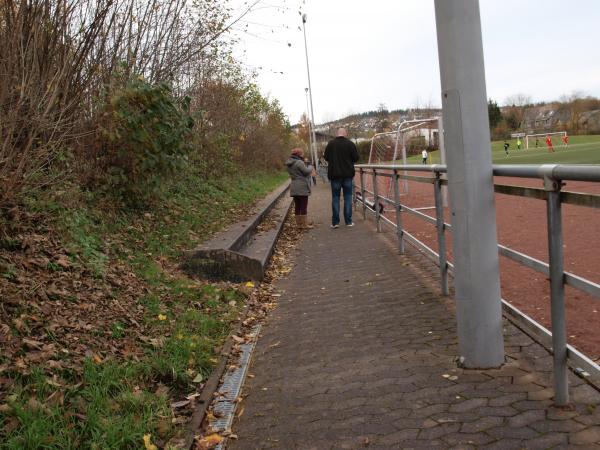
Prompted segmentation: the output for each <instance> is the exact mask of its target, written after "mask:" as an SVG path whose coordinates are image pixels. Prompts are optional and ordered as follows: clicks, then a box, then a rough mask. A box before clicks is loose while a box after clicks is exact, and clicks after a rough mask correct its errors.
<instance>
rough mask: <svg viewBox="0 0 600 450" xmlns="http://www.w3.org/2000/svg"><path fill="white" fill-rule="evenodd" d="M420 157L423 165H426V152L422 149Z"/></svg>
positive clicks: (427, 155)
mask: <svg viewBox="0 0 600 450" xmlns="http://www.w3.org/2000/svg"><path fill="white" fill-rule="evenodd" d="M421 157H422V158H423V164H427V158H428V157H429V154H428V153H427V150H425V149H423V151H422V152H421Z"/></svg>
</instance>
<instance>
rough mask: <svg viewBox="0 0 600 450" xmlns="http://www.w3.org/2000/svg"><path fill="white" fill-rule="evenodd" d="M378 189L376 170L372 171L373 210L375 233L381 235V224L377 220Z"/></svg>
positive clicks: (378, 219)
mask: <svg viewBox="0 0 600 450" xmlns="http://www.w3.org/2000/svg"><path fill="white" fill-rule="evenodd" d="M378 192H379V189H377V170H375V169H373V210H374V211H375V223H376V224H377V232H378V233H381V222H380V218H379V193H378Z"/></svg>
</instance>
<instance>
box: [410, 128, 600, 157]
mask: <svg viewBox="0 0 600 450" xmlns="http://www.w3.org/2000/svg"><path fill="white" fill-rule="evenodd" d="M522 142H523V147H524V146H525V139H523V141H522ZM552 142H553V144H554V153H548V150H547V149H546V143H545V138H540V139H539V144H538V145H539V147H538V148H535V140H533V141H530V142H529V145H530V148H529V149H528V150H525V149H524V148H521V150H517V140H516V139H511V140H509V141H508V143H509V144H510V148H509V149H508V156H506V154H505V153H504V147H503V146H504V141H494V142H492V161H493V163H494V164H600V135H587V136H569V146H568V147H563V144H562V141H561V140H560V137H559V136H557V137H555V138H554V139H552ZM407 162H408V164H420V163H421V156H420V155H415V156H411V157H410V158H408V161H407ZM439 163H440V159H439V152H431V153H430V164H439Z"/></svg>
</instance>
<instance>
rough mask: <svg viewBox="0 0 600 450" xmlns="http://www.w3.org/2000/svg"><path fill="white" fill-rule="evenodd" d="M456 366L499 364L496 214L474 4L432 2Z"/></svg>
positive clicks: (476, 4)
mask: <svg viewBox="0 0 600 450" xmlns="http://www.w3.org/2000/svg"><path fill="white" fill-rule="evenodd" d="M435 16H436V26H437V40H438V52H439V61H440V77H441V84H442V108H443V117H444V132H445V136H444V138H445V139H444V140H445V142H444V143H445V146H446V158H447V161H448V187H449V192H450V203H451V204H450V206H451V215H452V231H453V246H454V249H453V254H454V265H455V282H454V284H455V291H456V316H457V322H458V344H459V345H458V346H459V352H460V357H461V358H460V360H461V362H462V364H463V366H465V367H468V368H490V367H498V366H500V365H502V364H503V363H504V342H503V339H502V305H501V301H500V277H499V261H498V247H497V237H496V208H495V204H494V188H493V176H492V157H491V151H490V129H489V120H488V114H487V95H486V87H485V69H484V62H483V44H482V39H481V19H480V15H479V1H478V0H452V1H448V0H435Z"/></svg>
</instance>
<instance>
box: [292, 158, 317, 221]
mask: <svg viewBox="0 0 600 450" xmlns="http://www.w3.org/2000/svg"><path fill="white" fill-rule="evenodd" d="M285 165H286V166H287V171H288V173H289V174H290V178H291V179H292V183H291V184H290V196H291V197H293V198H294V212H295V215H296V226H297V227H298V228H313V227H312V225H310V224H309V223H308V220H307V214H308V196H309V195H310V175H311V174H312V172H313V168H312V166H311V165H310V164H309V163H308V162H306V163H305V162H304V151H303V150H302V149H301V148H295V149H293V150H292V155H291V156H290V158H289V159H288V160H287V161H286V163H285Z"/></svg>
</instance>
